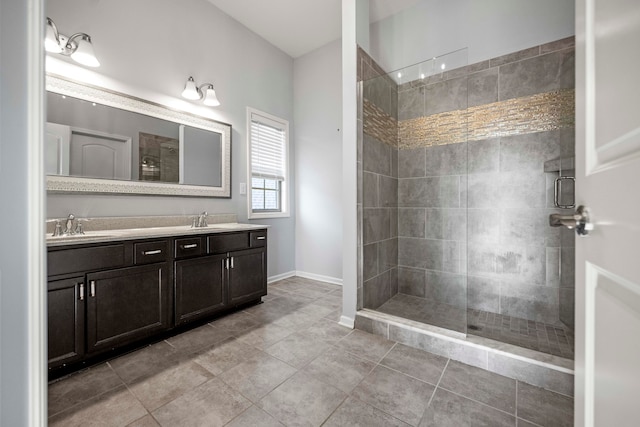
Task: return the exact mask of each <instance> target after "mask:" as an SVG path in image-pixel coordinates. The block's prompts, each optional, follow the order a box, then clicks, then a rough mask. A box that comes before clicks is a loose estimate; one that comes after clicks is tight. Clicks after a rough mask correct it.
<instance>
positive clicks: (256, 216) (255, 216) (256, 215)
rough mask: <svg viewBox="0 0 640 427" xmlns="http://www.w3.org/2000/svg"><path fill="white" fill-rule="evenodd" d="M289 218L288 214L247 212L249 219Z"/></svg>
mask: <svg viewBox="0 0 640 427" xmlns="http://www.w3.org/2000/svg"><path fill="white" fill-rule="evenodd" d="M290 216H291V214H290V213H289V212H264V213H262V212H249V219H263V218H289V217H290Z"/></svg>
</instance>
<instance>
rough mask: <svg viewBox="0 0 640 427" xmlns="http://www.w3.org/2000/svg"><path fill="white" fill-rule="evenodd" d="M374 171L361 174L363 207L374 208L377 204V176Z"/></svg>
mask: <svg viewBox="0 0 640 427" xmlns="http://www.w3.org/2000/svg"><path fill="white" fill-rule="evenodd" d="M379 176H380V175H377V174H375V173H371V172H364V173H363V174H362V203H363V204H364V207H365V208H376V207H378V206H380V205H379V204H378V177H379Z"/></svg>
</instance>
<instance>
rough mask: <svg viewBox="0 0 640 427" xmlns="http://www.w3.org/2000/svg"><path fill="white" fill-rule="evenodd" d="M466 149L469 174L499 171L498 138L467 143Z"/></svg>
mask: <svg viewBox="0 0 640 427" xmlns="http://www.w3.org/2000/svg"><path fill="white" fill-rule="evenodd" d="M468 147H469V148H468V156H469V167H468V172H469V173H487V172H498V171H499V170H500V138H492V139H485V140H483V141H473V142H469V143H468Z"/></svg>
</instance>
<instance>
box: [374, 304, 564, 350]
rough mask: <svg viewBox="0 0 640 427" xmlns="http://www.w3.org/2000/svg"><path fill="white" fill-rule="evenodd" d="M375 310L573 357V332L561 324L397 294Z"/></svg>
mask: <svg viewBox="0 0 640 427" xmlns="http://www.w3.org/2000/svg"><path fill="white" fill-rule="evenodd" d="M377 311H379V312H382V313H386V314H391V315H393V316H399V317H403V318H405V319H409V320H413V321H415V322H421V323H427V324H430V325H433V326H438V327H442V328H446V329H450V330H454V331H457V332H463V333H464V332H465V330H466V332H467V333H468V334H470V335H476V336H479V337H483V338H489V339H492V340H496V341H500V342H504V343H507V344H513V345H517V346H520V347H524V348H528V349H531V350H536V351H540V352H543V353H547V354H552V355H554V356H560V357H565V358H567V359H573V356H574V347H575V344H574V333H573V331H571V330H570V329H568V328H566V327H564V326H562V325H550V324H547V323H542V322H534V321H532V320H526V319H520V318H518V317H513V316H506V315H502V314H498V313H491V312H487V311H481V310H471V309H469V310H465V309H462V308H460V307H455V306H452V305H449V304H445V303H441V302H436V301H433V300H429V299H425V298H420V297H415V296H411V295H405V294H397V295H396V296H394V297H393V298H391V299H390V300H389V301H387V302H386V303H384V304H383V305H381V306H380V307H378V309H377Z"/></svg>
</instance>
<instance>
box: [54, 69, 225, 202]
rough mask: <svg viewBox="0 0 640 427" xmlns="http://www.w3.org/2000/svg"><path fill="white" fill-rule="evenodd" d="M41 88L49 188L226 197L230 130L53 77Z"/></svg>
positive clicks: (133, 99)
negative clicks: (44, 99) (44, 101)
mask: <svg viewBox="0 0 640 427" xmlns="http://www.w3.org/2000/svg"><path fill="white" fill-rule="evenodd" d="M47 85H48V87H47V89H49V90H48V92H47V124H46V138H45V144H46V153H45V155H46V173H47V175H49V178H48V184H49V186H48V189H49V190H51V191H65V192H67V191H87V192H108V193H114V192H123V193H133V194H176V195H197V196H199V195H202V196H205V195H206V196H212V197H229V196H230V166H231V165H230V163H231V162H230V137H231V126H230V125H227V124H224V123H219V122H215V121H213V120H208V119H205V118H201V117H198V116H192V115H190V114H187V113H180V112H176V111H173V110H169V109H167V108H165V107H162V106H159V105H157V104H153V103H147V102H146V101H143V100H140V99H137V98H132V97H127V96H126V95H122V94H118V93H114V92H109V91H106V90H103V89H100V88H95V87H92V86H84V85H80V84H78V83H75V82H69V81H66V80H63V79H59V78H57V77H53V76H48V77H47ZM69 88H71V89H73V90H69ZM72 95H73V96H72ZM167 118H168V120H167ZM65 177H68V178H65ZM125 181H128V183H126V182H125Z"/></svg>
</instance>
